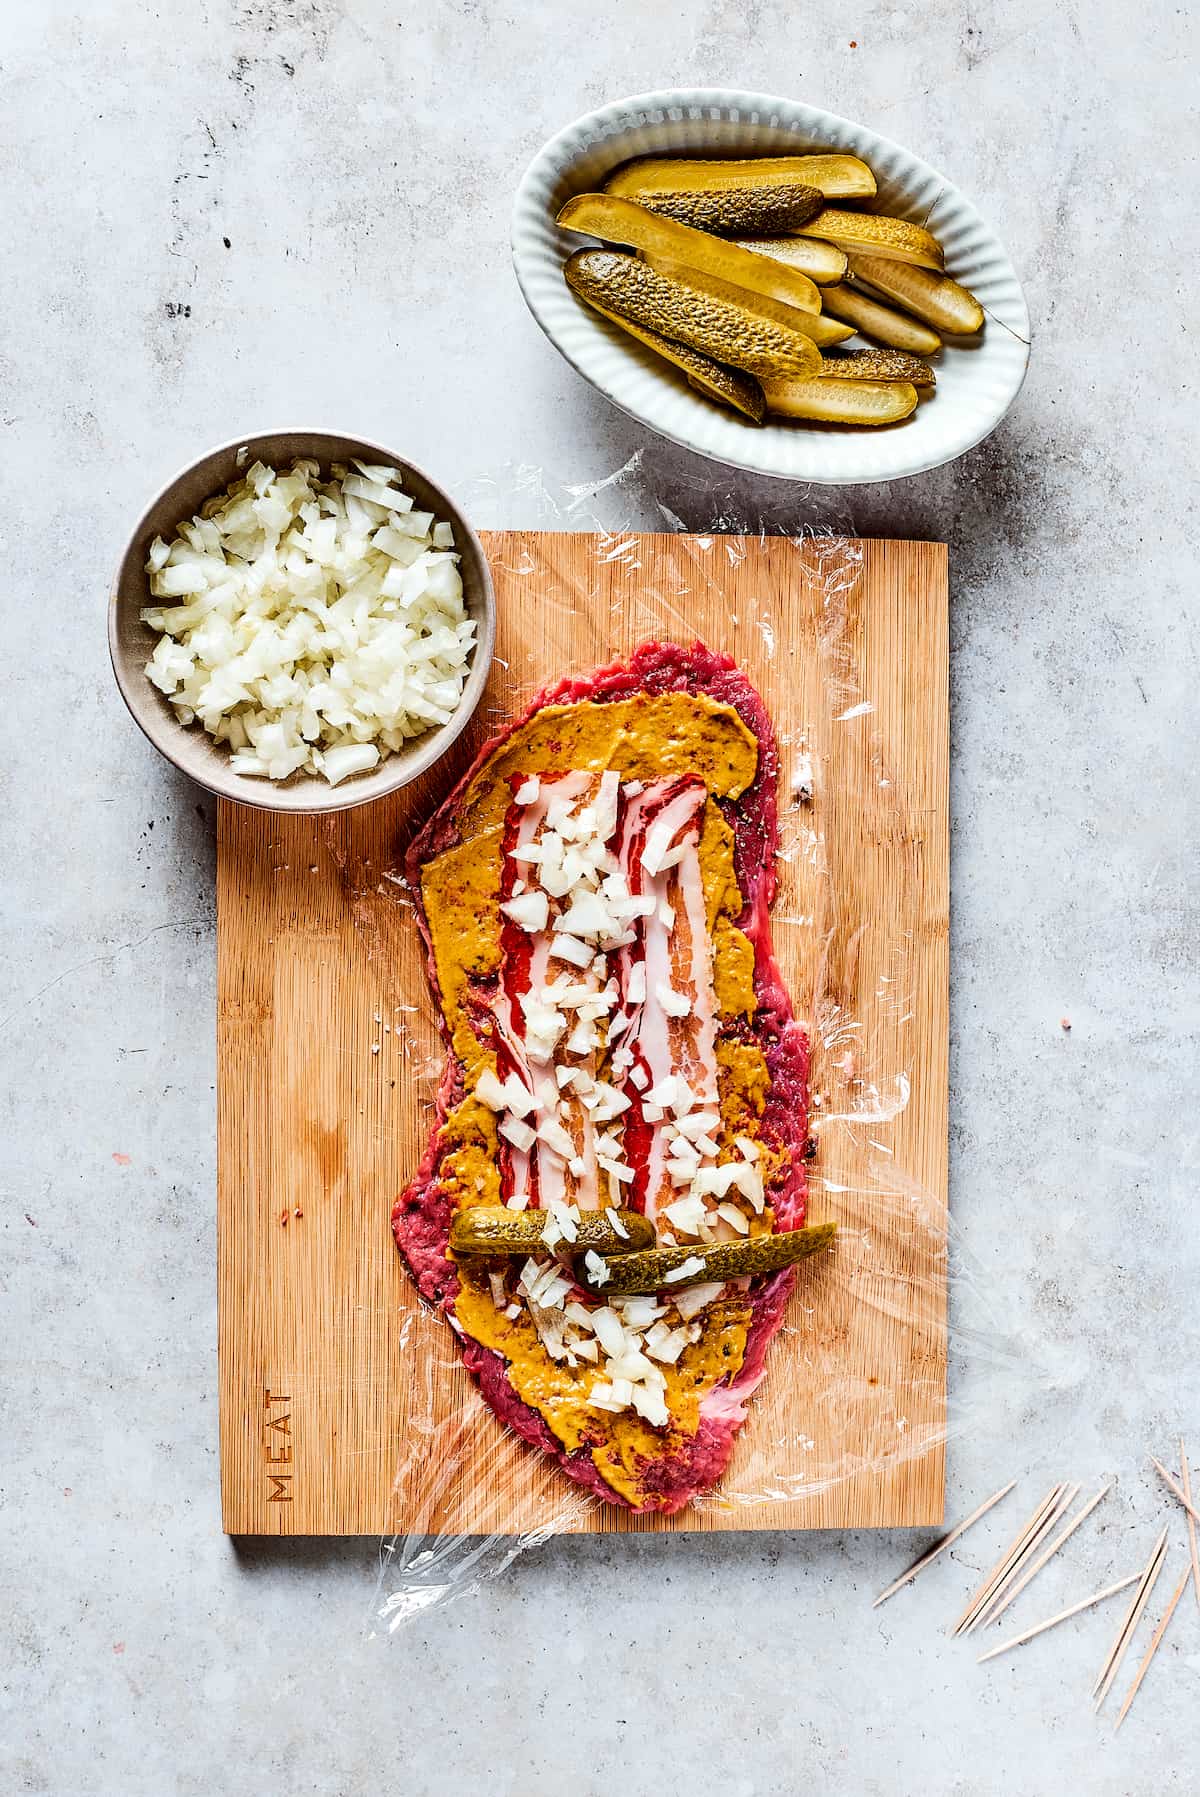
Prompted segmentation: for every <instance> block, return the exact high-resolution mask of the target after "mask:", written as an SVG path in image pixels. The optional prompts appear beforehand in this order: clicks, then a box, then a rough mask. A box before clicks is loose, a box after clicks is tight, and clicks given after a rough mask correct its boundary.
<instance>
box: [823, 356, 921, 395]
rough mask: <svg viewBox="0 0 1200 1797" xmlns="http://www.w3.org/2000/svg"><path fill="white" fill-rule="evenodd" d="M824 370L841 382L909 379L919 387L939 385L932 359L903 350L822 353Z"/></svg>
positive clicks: (826, 373) (827, 375) (828, 376)
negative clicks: (930, 362) (843, 353)
mask: <svg viewBox="0 0 1200 1797" xmlns="http://www.w3.org/2000/svg"><path fill="white" fill-rule="evenodd" d="M821 373H822V375H824V376H826V377H827V378H830V379H833V380H839V381H908V382H909V383H910V384H911V385H912V386H914V387H917V388H921V387H933V386H935V385H936V381H935V378H934V373H933V369H932V368H931V367H930V366H929V364H928V362H926V361H924V360H923V359H922V357H920V356H910V355H908V354H907V352H906V351H905V350H902V349H852V350H850V351H849V352H848V353H847V354H846V355H842V356H822V358H821Z"/></svg>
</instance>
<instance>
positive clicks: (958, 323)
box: [851, 256, 983, 337]
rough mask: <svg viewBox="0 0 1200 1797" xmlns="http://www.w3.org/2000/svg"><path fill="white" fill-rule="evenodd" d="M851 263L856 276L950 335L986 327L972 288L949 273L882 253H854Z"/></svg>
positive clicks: (965, 334)
mask: <svg viewBox="0 0 1200 1797" xmlns="http://www.w3.org/2000/svg"><path fill="white" fill-rule="evenodd" d="M851 267H852V269H853V271H854V274H855V276H856V278H858V279H860V280H863V281H866V282H867V283H868V284H869V285H870V286H871V287H874V288H875V289H876V291H877V292H879V293H882V294H883V295H884V296H885V297H886V298H887V299H891V300H895V302H896V304H897V305H898V306H903V307H904V308H905V309H906V311H909V312H912V313H914V314H915V316H916V317H917V318H923V319H924V320H925V323H926V324H929V325H932V326H933V328H934V330H935V331H943V332H944V333H945V335H946V336H947V337H973V336H974V335H975V333H976V331H981V330H982V329H983V307H982V306H981V305H980V303H979V301H978V300H977V299H976V298H975V295H974V294H973V293H972V292H971V291H970V289H969V288H967V287H963V286H961V285H960V284H959V282H957V281H952V280H951V279H950V276H949V275H946V274H938V273H936V272H934V271H932V270H930V269H925V268H914V267H913V266H912V264H911V263H907V262H891V261H888V260H887V258H886V257H883V256H855V257H854V258H853V260H852V262H851Z"/></svg>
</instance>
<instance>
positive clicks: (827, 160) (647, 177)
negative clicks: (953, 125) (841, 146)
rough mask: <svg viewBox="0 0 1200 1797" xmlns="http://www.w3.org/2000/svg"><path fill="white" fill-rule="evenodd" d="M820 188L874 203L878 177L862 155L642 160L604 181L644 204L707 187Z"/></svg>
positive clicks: (836, 195) (611, 189) (833, 194)
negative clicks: (650, 196)
mask: <svg viewBox="0 0 1200 1797" xmlns="http://www.w3.org/2000/svg"><path fill="white" fill-rule="evenodd" d="M784 185H792V186H799V187H815V188H816V189H817V190H818V192H820V193H822V194H824V196H825V198H826V199H827V200H869V199H871V198H872V197H873V195H874V193H875V177H874V175H873V174H872V173H871V171H870V169H869V168H868V167H867V164H866V163H865V162H863V161H861V160H860V158H859V157H857V156H838V155H834V154H828V155H815V156H748V157H709V158H701V159H695V158H692V157H687V156H640V157H638V159H637V160H636V161H635V162H627V163H626V164H625V166H624V167H623V168H619V169H618V170H617V171H616V173H615V174H612V175H610V176H609V177H608V180H607V181H606V182H605V183H604V187H605V191H606V192H607V193H617V194H623V195H624V196H625V197H626V198H627V199H631V200H640V199H643V198H644V197H645V195H646V194H664V193H686V192H688V191H693V192H694V191H695V190H696V189H697V188H701V189H703V190H704V191H706V192H711V191H713V190H714V189H717V188H732V189H735V190H736V189H739V188H754V187H780V186H784Z"/></svg>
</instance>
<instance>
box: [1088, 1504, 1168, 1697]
mask: <svg viewBox="0 0 1200 1797" xmlns="http://www.w3.org/2000/svg"><path fill="white" fill-rule="evenodd" d="M1166 1557H1167V1531H1166V1530H1165V1529H1164V1530H1163V1532H1162V1534H1161V1535H1160V1536H1159V1538H1158V1540H1157V1541H1156V1542H1155V1544H1154V1552H1153V1553H1152V1554H1151V1556H1150V1558H1149V1560H1148V1562H1147V1564H1146V1569H1145V1571H1144V1572H1143V1573H1142V1580H1141V1584H1140V1585H1139V1586H1138V1588H1137V1590H1136V1591H1135V1592H1134V1594H1133V1601H1132V1602H1131V1604H1130V1606H1129V1608H1128V1610H1127V1611H1126V1612H1125V1619H1124V1621H1123V1622H1122V1624H1121V1627H1120V1628H1119V1629H1118V1631H1117V1637H1116V1640H1115V1641H1114V1642H1113V1644H1112V1646H1111V1648H1110V1649H1109V1652H1108V1658H1107V1660H1106V1661H1105V1662H1104V1665H1103V1667H1102V1668H1101V1670H1100V1676H1099V1678H1098V1679H1097V1680H1096V1683H1095V1684H1094V1685H1093V1686H1092V1696H1093V1697H1094V1698H1095V1699H1096V1704H1095V1707H1096V1709H1098V1710H1099V1709H1100V1708H1102V1706H1103V1704H1104V1699H1105V1698H1106V1697H1107V1696H1108V1694H1109V1692H1110V1690H1111V1689H1112V1683H1113V1680H1114V1679H1115V1678H1116V1676H1117V1673H1118V1672H1119V1671H1120V1670H1121V1662H1122V1660H1123V1659H1124V1658H1125V1655H1126V1654H1127V1653H1128V1651H1129V1643H1130V1642H1131V1641H1132V1640H1133V1636H1134V1631H1135V1630H1136V1628H1137V1625H1138V1623H1139V1622H1140V1621H1141V1619H1142V1611H1143V1610H1144V1609H1145V1608H1146V1605H1147V1604H1148V1603H1149V1601H1150V1593H1151V1592H1152V1591H1153V1589H1154V1585H1155V1581H1156V1580H1157V1578H1158V1575H1159V1573H1160V1572H1161V1571H1162V1567H1163V1561H1164V1560H1165V1559H1166Z"/></svg>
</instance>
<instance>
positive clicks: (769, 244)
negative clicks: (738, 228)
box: [737, 237, 850, 287]
mask: <svg viewBox="0 0 1200 1797" xmlns="http://www.w3.org/2000/svg"><path fill="white" fill-rule="evenodd" d="M737 242H738V244H739V245H740V247H741V248H742V249H744V250H753V251H754V253H755V255H757V256H774V258H775V260H776V262H786V263H787V265H788V267H789V268H798V269H799V270H800V273H801V274H802V275H807V276H808V278H809V280H810V281H815V282H816V283H817V285H818V286H819V287H824V286H826V285H827V284H828V283H829V282H830V281H844V280H845V278H846V269H847V266H848V264H849V260H850V259H849V257H848V256H847V254H846V252H845V250H839V249H838V247H837V244H836V243H821V242H820V241H819V240H818V239H817V238H815V237H739V238H738V239H737Z"/></svg>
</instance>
